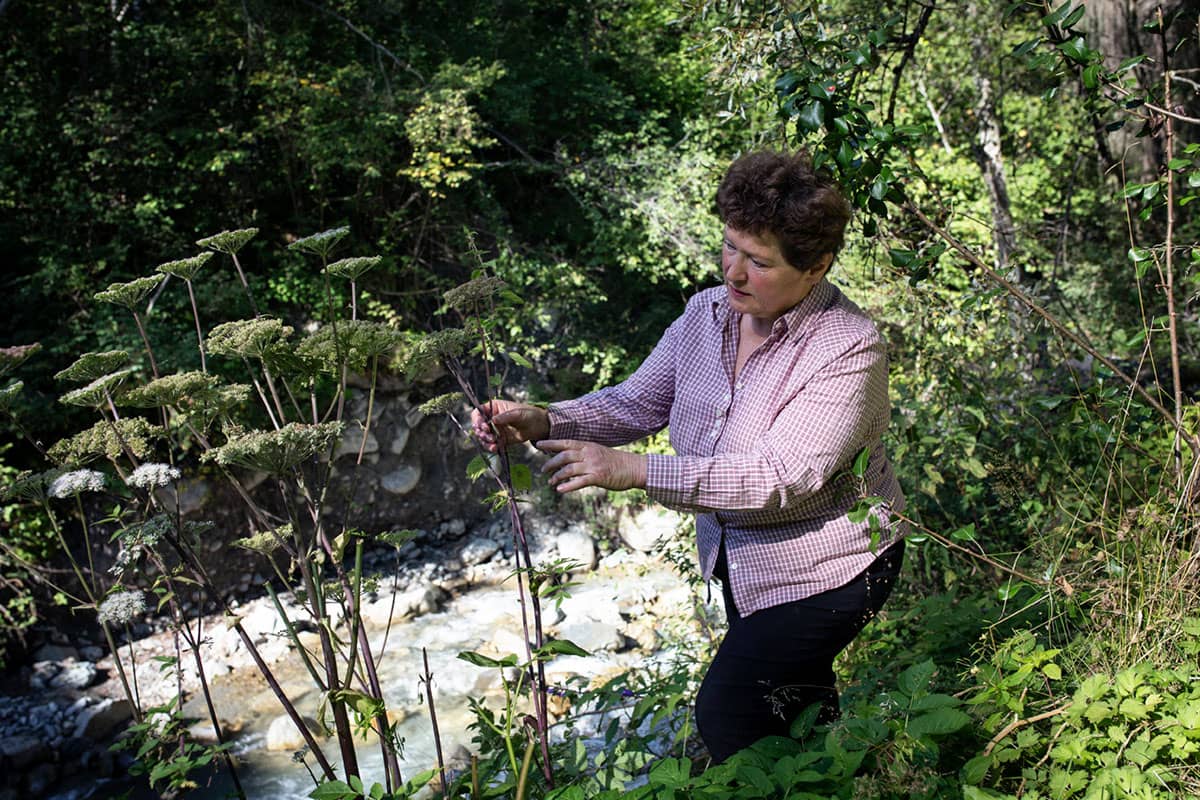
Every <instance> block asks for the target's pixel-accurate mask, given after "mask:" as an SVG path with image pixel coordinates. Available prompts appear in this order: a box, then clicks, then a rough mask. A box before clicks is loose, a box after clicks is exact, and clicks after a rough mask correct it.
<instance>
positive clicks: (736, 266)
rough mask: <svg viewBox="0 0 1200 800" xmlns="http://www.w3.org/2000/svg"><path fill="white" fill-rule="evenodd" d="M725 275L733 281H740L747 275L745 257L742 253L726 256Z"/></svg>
mask: <svg viewBox="0 0 1200 800" xmlns="http://www.w3.org/2000/svg"><path fill="white" fill-rule="evenodd" d="M725 277H726V278H727V279H729V280H731V281H740V280H742V279H743V278H745V277H746V269H745V259H743V258H742V254H741V253H734V254H733V255H728V256H726V257H725Z"/></svg>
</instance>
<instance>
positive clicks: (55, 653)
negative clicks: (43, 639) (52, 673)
mask: <svg viewBox="0 0 1200 800" xmlns="http://www.w3.org/2000/svg"><path fill="white" fill-rule="evenodd" d="M69 658H79V651H78V650H76V649H75V648H74V647H71V646H70V645H65V644H44V645H42V646H41V647H39V648H38V649H37V651H36V652H35V653H34V654H33V660H34V661H66V660H67V659H69ZM93 660H94V659H93Z"/></svg>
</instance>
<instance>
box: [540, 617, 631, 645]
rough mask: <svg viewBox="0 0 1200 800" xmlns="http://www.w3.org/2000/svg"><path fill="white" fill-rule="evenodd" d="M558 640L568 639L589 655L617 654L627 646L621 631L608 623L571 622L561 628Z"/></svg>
mask: <svg viewBox="0 0 1200 800" xmlns="http://www.w3.org/2000/svg"><path fill="white" fill-rule="evenodd" d="M556 638H558V639H566V640H568V641H570V642H572V643H574V644H577V645H579V646H580V647H582V648H583V649H584V650H587V651H588V652H589V653H601V652H604V651H609V652H615V651H617V650H620V649H622V648H623V647H624V646H625V637H624V636H622V635H621V631H620V629H618V628H617V626H616V625H610V624H608V623H606V622H591V621H586V620H585V621H583V622H571V623H568V624H566V625H562V626H560V627H559V629H558V636H557V637H556Z"/></svg>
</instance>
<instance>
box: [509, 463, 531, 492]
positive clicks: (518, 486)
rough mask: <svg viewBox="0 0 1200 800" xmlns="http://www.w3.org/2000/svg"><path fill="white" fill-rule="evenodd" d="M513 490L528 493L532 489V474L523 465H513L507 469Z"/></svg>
mask: <svg viewBox="0 0 1200 800" xmlns="http://www.w3.org/2000/svg"><path fill="white" fill-rule="evenodd" d="M509 477H510V478H512V485H513V489H514V490H515V491H518V492H528V491H529V490H530V489H532V488H533V473H532V472H530V471H529V467H527V466H525V465H524V464H513V465H512V466H511V467H510V468H509Z"/></svg>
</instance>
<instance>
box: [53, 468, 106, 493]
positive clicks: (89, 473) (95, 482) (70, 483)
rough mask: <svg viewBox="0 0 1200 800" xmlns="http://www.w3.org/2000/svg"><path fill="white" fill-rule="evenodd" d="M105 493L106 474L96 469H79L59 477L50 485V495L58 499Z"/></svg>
mask: <svg viewBox="0 0 1200 800" xmlns="http://www.w3.org/2000/svg"><path fill="white" fill-rule="evenodd" d="M102 491H104V473H103V472H97V471H96V470H94V469H77V470H75V471H73V472H65V473H63V474H62V475H59V476H58V477H57V478H55V479H54V481H53V482H52V483H51V484H50V490H49V494H50V496H51V497H54V498H56V499H59V500H61V499H63V498H66V497H74V496H75V495H77V494H83V493H84V492H102Z"/></svg>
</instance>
